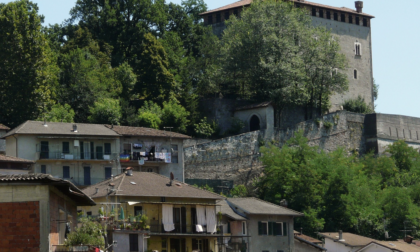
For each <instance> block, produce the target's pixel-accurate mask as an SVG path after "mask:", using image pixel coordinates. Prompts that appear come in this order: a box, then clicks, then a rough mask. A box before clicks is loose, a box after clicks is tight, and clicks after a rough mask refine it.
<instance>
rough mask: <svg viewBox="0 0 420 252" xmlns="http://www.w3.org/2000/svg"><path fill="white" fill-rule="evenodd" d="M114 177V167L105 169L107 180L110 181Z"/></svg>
mask: <svg viewBox="0 0 420 252" xmlns="http://www.w3.org/2000/svg"><path fill="white" fill-rule="evenodd" d="M111 176H112V167H105V179H110V178H111Z"/></svg>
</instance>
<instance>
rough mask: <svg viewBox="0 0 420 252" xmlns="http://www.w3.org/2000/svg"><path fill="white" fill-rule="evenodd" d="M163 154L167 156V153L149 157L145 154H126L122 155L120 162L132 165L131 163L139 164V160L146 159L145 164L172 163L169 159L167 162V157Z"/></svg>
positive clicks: (154, 154) (153, 154)
mask: <svg viewBox="0 0 420 252" xmlns="http://www.w3.org/2000/svg"><path fill="white" fill-rule="evenodd" d="M162 154H166V153H152V154H149V155H147V156H146V155H145V154H143V155H142V154H141V152H134V153H133V154H125V153H120V155H119V158H120V162H121V163H130V162H135V163H138V162H139V160H141V159H142V158H143V159H144V162H146V163H147V162H154V163H171V162H170V161H171V159H170V157H169V160H168V159H166V162H165V157H164V156H162Z"/></svg>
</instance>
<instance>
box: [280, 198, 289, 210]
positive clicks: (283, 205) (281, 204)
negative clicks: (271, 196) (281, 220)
mask: <svg viewBox="0 0 420 252" xmlns="http://www.w3.org/2000/svg"><path fill="white" fill-rule="evenodd" d="M280 206H282V207H285V208H287V200H286V199H282V200H281V201H280Z"/></svg>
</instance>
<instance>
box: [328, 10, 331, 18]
mask: <svg viewBox="0 0 420 252" xmlns="http://www.w3.org/2000/svg"><path fill="white" fill-rule="evenodd" d="M327 19H331V12H330V11H327Z"/></svg>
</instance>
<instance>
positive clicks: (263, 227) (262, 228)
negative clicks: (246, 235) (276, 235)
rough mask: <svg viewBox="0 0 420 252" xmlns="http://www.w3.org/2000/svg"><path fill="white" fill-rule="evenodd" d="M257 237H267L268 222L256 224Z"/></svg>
mask: <svg viewBox="0 0 420 252" xmlns="http://www.w3.org/2000/svg"><path fill="white" fill-rule="evenodd" d="M258 235H268V222H267V221H260V222H258Z"/></svg>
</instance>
